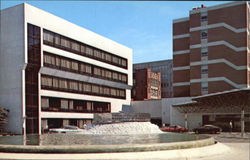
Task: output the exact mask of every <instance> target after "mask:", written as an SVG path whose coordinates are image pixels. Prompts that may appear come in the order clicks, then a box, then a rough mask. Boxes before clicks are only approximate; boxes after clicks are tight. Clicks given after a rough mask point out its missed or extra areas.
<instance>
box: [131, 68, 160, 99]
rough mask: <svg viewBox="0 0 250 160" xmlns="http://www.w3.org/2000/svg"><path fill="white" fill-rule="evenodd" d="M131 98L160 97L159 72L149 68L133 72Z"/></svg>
mask: <svg viewBox="0 0 250 160" xmlns="http://www.w3.org/2000/svg"><path fill="white" fill-rule="evenodd" d="M131 94H132V95H131V96H132V100H148V99H161V73H160V72H152V71H151V69H150V68H145V69H136V70H135V71H134V73H133V88H132V93H131Z"/></svg>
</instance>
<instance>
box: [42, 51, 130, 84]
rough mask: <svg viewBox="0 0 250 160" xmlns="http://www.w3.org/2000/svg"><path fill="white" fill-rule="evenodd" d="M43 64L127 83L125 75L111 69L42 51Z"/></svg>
mask: <svg viewBox="0 0 250 160" xmlns="http://www.w3.org/2000/svg"><path fill="white" fill-rule="evenodd" d="M43 59H44V60H43V62H44V66H48V67H53V68H57V69H60V70H66V71H71V72H76V73H81V74H87V75H90V76H93V77H99V78H104V79H108V80H112V81H117V82H122V83H125V84H126V83H127V75H126V74H123V73H119V72H115V71H112V70H108V69H104V68H101V67H97V66H95V65H91V64H88V63H84V62H79V61H76V60H72V59H69V58H64V57H61V56H56V55H52V54H49V53H47V52H44V56H43Z"/></svg>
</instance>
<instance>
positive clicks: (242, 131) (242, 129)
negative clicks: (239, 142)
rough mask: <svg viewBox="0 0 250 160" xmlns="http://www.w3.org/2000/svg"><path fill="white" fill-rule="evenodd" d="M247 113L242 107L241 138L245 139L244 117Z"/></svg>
mask: <svg viewBox="0 0 250 160" xmlns="http://www.w3.org/2000/svg"><path fill="white" fill-rule="evenodd" d="M244 114H245V111H244V107H242V109H241V116H240V121H241V124H240V126H241V137H244V133H245V121H244V116H245V115H244Z"/></svg>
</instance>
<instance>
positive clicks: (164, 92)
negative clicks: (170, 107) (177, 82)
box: [133, 60, 173, 98]
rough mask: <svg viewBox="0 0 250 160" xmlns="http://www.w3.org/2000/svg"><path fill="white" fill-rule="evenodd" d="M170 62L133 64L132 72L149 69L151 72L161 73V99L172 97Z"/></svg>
mask: <svg viewBox="0 0 250 160" xmlns="http://www.w3.org/2000/svg"><path fill="white" fill-rule="evenodd" d="M172 66H173V65H172V60H162V61H154V62H145V63H137V64H133V71H134V72H135V70H136V69H144V68H150V69H151V71H152V72H161V97H162V98H170V97H173V86H172V81H173V80H172V77H173V76H172V69H173V68H172Z"/></svg>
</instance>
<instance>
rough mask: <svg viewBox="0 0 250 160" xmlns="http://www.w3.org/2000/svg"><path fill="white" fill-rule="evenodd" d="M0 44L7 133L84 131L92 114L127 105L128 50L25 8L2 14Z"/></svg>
mask: <svg viewBox="0 0 250 160" xmlns="http://www.w3.org/2000/svg"><path fill="white" fill-rule="evenodd" d="M10 17H11V18H10ZM0 44H1V53H0V73H1V77H0V104H1V105H2V106H4V107H5V108H8V109H9V110H10V112H9V123H8V126H7V130H8V131H11V132H14V133H19V134H21V133H25V132H26V133H41V132H42V130H43V129H45V128H53V127H61V126H62V125H67V124H71V125H77V126H79V127H82V126H83V124H86V123H90V122H91V121H92V119H93V114H94V113H106V112H119V111H121V110H122V107H123V106H128V105H130V101H131V98H130V97H131V95H130V94H131V87H132V50H131V49H130V48H128V47H126V46H123V45H120V44H118V43H116V42H114V41H111V40H109V39H107V38H105V37H102V36H100V35H98V34H96V33H93V32H91V31H89V30H86V29H84V28H81V27H79V26H77V25H75V24H72V23H70V22H68V21H66V20H64V19H62V18H59V17H56V16H54V15H52V14H50V13H47V12H45V11H42V10H40V9H38V8H35V7H33V6H31V5H28V4H21V5H17V6H14V7H11V8H7V9H4V10H1V43H0Z"/></svg>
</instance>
